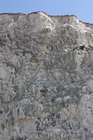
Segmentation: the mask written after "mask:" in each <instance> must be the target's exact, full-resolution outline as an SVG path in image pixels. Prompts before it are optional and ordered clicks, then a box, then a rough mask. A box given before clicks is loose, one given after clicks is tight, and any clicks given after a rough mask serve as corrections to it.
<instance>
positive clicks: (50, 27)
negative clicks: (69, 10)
mask: <svg viewBox="0 0 93 140" xmlns="http://www.w3.org/2000/svg"><path fill="white" fill-rule="evenodd" d="M0 140H93V25H92V24H87V23H83V22H81V21H79V20H78V19H77V18H76V17H75V16H73V15H72V16H48V15H47V14H45V13H43V12H37V13H31V14H29V15H25V14H20V13H19V14H7V13H6V14H1V15H0Z"/></svg>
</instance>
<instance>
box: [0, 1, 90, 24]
mask: <svg viewBox="0 0 93 140" xmlns="http://www.w3.org/2000/svg"><path fill="white" fill-rule="evenodd" d="M37 11H43V12H45V13H47V14H48V15H55V16H56V15H75V16H76V17H77V18H78V19H79V20H81V21H83V22H88V23H93V0H0V13H19V12H20V13H24V14H28V13H31V12H37Z"/></svg>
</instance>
